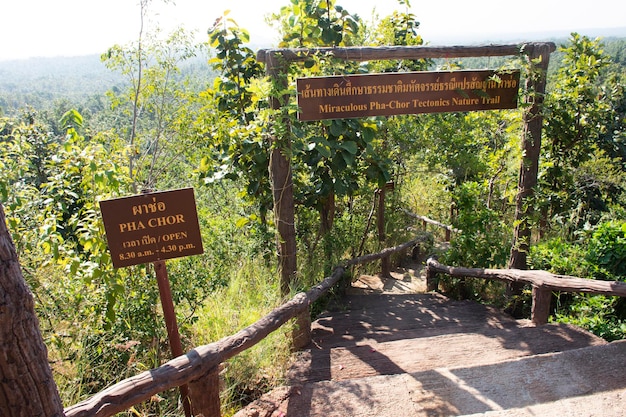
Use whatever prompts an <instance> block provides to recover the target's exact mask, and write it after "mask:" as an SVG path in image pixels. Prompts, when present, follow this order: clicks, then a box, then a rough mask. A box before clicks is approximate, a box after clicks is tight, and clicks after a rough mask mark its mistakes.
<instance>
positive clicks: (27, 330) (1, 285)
mask: <svg viewBox="0 0 626 417" xmlns="http://www.w3.org/2000/svg"><path fill="white" fill-rule="evenodd" d="M63 415H64V413H63V405H62V404H61V398H60V397H59V393H58V391H57V387H56V384H55V383H54V379H53V377H52V370H51V369H50V365H49V364H48V351H47V349H46V345H45V344H44V342H43V338H42V336H41V332H40V331H39V321H38V320H37V316H36V315H35V310H34V301H33V295H32V293H31V292H30V290H29V289H28V286H27V285H26V282H25V281H24V277H23V275H22V271H21V269H20V266H19V263H18V259H17V253H16V251H15V246H14V245H13V241H12V240H11V236H10V234H9V232H8V230H7V227H6V222H5V217H4V208H3V207H2V205H1V204H0V416H2V417H34V416H41V417H51V416H59V417H60V416H63Z"/></svg>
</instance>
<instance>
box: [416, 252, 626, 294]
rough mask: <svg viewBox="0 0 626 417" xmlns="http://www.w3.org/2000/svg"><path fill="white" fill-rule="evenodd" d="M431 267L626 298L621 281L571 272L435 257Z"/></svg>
mask: <svg viewBox="0 0 626 417" xmlns="http://www.w3.org/2000/svg"><path fill="white" fill-rule="evenodd" d="M426 265H427V267H428V268H429V269H432V270H434V271H436V272H442V273H445V274H448V275H450V276H455V277H472V278H484V279H495V280H499V281H504V282H516V283H522V284H531V285H533V286H536V287H539V288H541V289H542V290H546V291H565V292H582V293H591V294H603V295H610V296H619V297H626V283H624V282H618V281H600V280H595V279H584V278H578V277H572V276H569V275H556V274H552V273H550V272H547V271H541V270H522V269H483V268H462V267H452V266H446V265H442V264H440V263H439V262H437V261H436V260H435V259H432V258H430V259H428V261H426Z"/></svg>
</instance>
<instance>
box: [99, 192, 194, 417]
mask: <svg viewBox="0 0 626 417" xmlns="http://www.w3.org/2000/svg"><path fill="white" fill-rule="evenodd" d="M100 211H101V212H102V219H103V221H104V229H105V231H106V236H107V242H108V245H109V251H110V252H111V260H112V262H113V266H114V267H115V268H120V267H126V266H132V265H138V264H145V263H149V262H152V264H153V266H154V271H155V273H156V279H157V284H158V286H159V297H160V299H161V306H162V308H163V316H164V318H165V327H166V329H167V337H168V340H169V342H170V349H171V351H172V355H173V356H174V357H179V356H182V355H183V347H182V343H181V340H180V333H179V331H178V323H177V320H176V312H175V311H174V302H173V300H172V290H171V287H170V282H169V278H168V274H167V267H166V265H165V260H166V259H172V258H179V257H183V256H190V255H199V254H201V253H203V252H204V250H203V247H202V236H201V234H200V225H199V223H198V213H197V210H196V200H195V197H194V191H193V188H183V189H179V190H170V191H161V192H152V193H144V194H139V195H135V196H130V197H122V198H117V199H112V200H104V201H101V202H100ZM180 394H181V401H182V404H183V408H184V410H185V416H186V417H191V416H192V414H193V412H192V404H191V403H192V401H191V399H190V396H189V388H188V386H187V385H186V384H184V385H181V386H180Z"/></svg>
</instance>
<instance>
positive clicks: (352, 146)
mask: <svg viewBox="0 0 626 417" xmlns="http://www.w3.org/2000/svg"><path fill="white" fill-rule="evenodd" d="M340 147H341V149H345V150H346V151H348V152H350V153H351V154H352V155H356V153H357V151H358V150H359V148H358V146H357V144H356V142H353V141H347V142H342V143H341V145H340Z"/></svg>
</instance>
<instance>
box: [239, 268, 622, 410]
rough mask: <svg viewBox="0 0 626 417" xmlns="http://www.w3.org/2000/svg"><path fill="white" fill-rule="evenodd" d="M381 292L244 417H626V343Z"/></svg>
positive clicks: (357, 303)
mask: <svg viewBox="0 0 626 417" xmlns="http://www.w3.org/2000/svg"><path fill="white" fill-rule="evenodd" d="M403 280H404V279H403V278H402V277H396V281H398V282H400V281H403ZM375 281H376V280H375V279H374V280H373V281H372V282H370V284H368V285H367V288H360V289H357V290H355V291H352V292H351V294H350V295H348V296H347V297H346V299H345V300H343V301H342V303H341V308H340V309H337V310H336V311H329V312H327V313H326V314H324V315H322V316H321V317H319V318H318V319H317V320H316V321H315V323H314V324H313V328H312V334H313V343H312V344H311V345H310V346H309V347H308V348H307V349H306V350H304V351H302V352H299V353H298V355H297V358H296V360H295V362H294V364H293V366H292V368H291V370H290V371H289V374H288V384H287V385H286V386H285V387H283V388H280V389H277V390H275V391H273V392H272V393H269V394H268V395H266V396H264V397H263V398H262V399H261V400H259V401H257V402H255V403H253V404H251V405H249V406H248V407H246V409H244V410H241V411H240V412H239V413H238V414H237V417H243V416H257V417H261V416H273V417H278V416H282V417H285V416H290V417H322V416H323V417H334V416H336V417H349V416H363V417H365V416H371V417H387V416H388V417H398V416H459V415H486V416H537V415H546V416H593V415H597V416H618V415H620V416H621V415H624V413H625V412H624V410H626V374H625V373H624V369H626V341H621V342H617V343H611V344H608V343H606V342H605V341H604V340H602V339H600V338H598V337H596V336H594V335H592V334H590V333H588V332H586V331H583V330H581V329H579V328H577V327H574V326H566V325H553V324H550V325H546V326H541V327H533V326H532V325H531V324H530V323H529V322H528V321H518V320H514V319H512V318H511V317H509V316H507V315H506V314H504V313H502V312H500V311H498V310H496V309H493V308H490V307H487V306H483V305H480V304H478V303H474V302H469V301H454V300H449V299H447V298H446V297H444V296H442V295H439V294H435V293H429V294H402V293H400V292H402V291H396V292H394V291H393V288H394V285H391V284H394V283H393V282H392V283H389V282H382V288H372V287H371V284H372V283H373V285H374V286H376V284H375ZM404 281H406V280H404ZM405 284H406V283H405ZM403 285H404V284H403ZM385 287H387V289H388V290H389V291H387V290H385ZM395 288H398V287H397V286H396V287H395Z"/></svg>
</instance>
